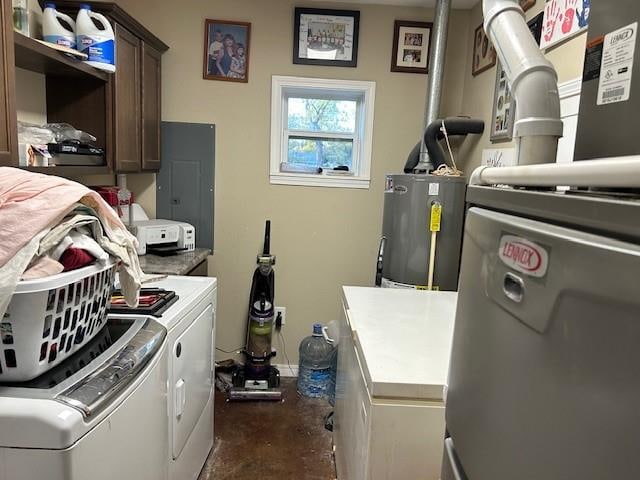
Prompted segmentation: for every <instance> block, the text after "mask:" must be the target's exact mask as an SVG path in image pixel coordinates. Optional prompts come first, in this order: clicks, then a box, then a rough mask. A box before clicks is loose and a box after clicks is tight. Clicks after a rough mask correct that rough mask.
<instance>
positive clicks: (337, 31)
mask: <svg viewBox="0 0 640 480" xmlns="http://www.w3.org/2000/svg"><path fill="white" fill-rule="evenodd" d="M359 24H360V12H358V11H355V10H326V9H319V8H296V9H295V17H294V27H293V28H294V30H293V63H297V64H303V65H324V66H329V67H356V66H357V65H358V29H359Z"/></svg>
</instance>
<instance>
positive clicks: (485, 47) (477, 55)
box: [471, 25, 496, 77]
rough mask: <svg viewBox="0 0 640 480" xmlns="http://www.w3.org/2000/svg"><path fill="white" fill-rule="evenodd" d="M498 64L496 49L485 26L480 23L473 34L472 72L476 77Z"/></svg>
mask: <svg viewBox="0 0 640 480" xmlns="http://www.w3.org/2000/svg"><path fill="white" fill-rule="evenodd" d="M495 64H496V51H495V49H494V48H493V45H491V42H490V41H489V37H487V35H486V34H485V33H484V28H483V26H482V25H480V26H479V27H478V28H476V31H475V33H474V34H473V65H472V68H471V74H472V75H473V76H474V77H475V76H476V75H478V74H479V73H482V72H484V71H485V70H488V69H490V68H491V67H493V66H494V65H495Z"/></svg>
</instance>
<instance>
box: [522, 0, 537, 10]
mask: <svg viewBox="0 0 640 480" xmlns="http://www.w3.org/2000/svg"><path fill="white" fill-rule="evenodd" d="M535 4H536V0H520V7H522V10H524V11H525V12H526V11H527V10H529V9H530V8H531V7H533V6H534V5H535Z"/></svg>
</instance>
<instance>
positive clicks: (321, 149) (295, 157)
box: [270, 76, 375, 188]
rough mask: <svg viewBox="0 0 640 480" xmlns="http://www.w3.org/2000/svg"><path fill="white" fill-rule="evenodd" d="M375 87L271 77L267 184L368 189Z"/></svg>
mask: <svg viewBox="0 0 640 480" xmlns="http://www.w3.org/2000/svg"><path fill="white" fill-rule="evenodd" d="M374 99H375V83H374V82H360V81H347V80H325V79H315V78H297V77H279V76H274V77H273V82H272V92H271V167H270V180H271V183H273V184H285V185H309V186H324V187H347V188H369V181H370V170H371V137H372V132H373V104H374Z"/></svg>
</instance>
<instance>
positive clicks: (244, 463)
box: [198, 378, 336, 480]
mask: <svg viewBox="0 0 640 480" xmlns="http://www.w3.org/2000/svg"><path fill="white" fill-rule="evenodd" d="M282 390H283V392H284V396H283V398H284V401H283V402H234V403H231V402H227V401H226V395H223V394H221V393H220V392H218V391H216V402H215V417H214V418H215V437H216V439H215V445H214V447H213V452H211V455H209V459H208V460H207V463H206V464H205V466H204V469H203V471H202V473H201V474H200V477H199V479H198V480H211V479H213V478H215V480H227V479H234V480H255V479H257V478H259V479H261V480H289V479H292V480H293V479H295V480H332V479H335V478H336V474H335V466H334V463H333V455H332V441H331V432H329V431H327V430H326V429H325V428H324V417H325V415H326V414H328V413H329V412H330V411H331V410H332V407H331V406H330V405H329V404H328V403H327V402H326V401H324V400H316V399H311V398H305V397H301V396H300V395H298V393H297V392H296V380H295V379H293V378H283V379H282Z"/></svg>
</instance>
